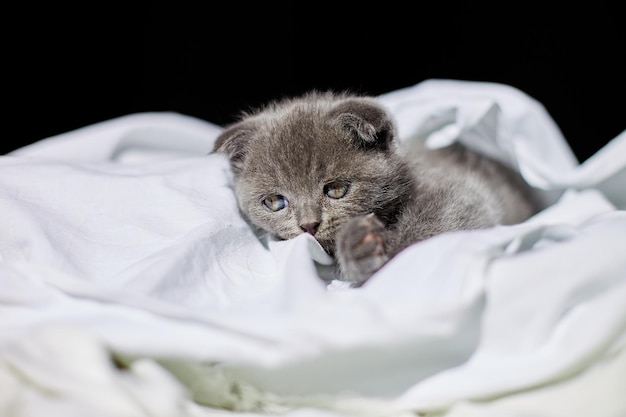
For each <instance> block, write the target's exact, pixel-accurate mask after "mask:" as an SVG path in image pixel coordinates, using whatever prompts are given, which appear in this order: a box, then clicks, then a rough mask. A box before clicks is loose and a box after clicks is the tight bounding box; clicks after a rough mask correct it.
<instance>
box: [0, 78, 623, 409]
mask: <svg viewBox="0 0 626 417" xmlns="http://www.w3.org/2000/svg"><path fill="white" fill-rule="evenodd" d="M378 99H379V100H380V101H381V103H382V104H384V105H385V106H386V107H387V108H388V109H389V110H390V111H391V113H392V114H393V115H394V117H395V118H396V120H397V128H398V133H399V136H400V138H401V140H409V139H415V138H419V139H421V140H425V141H426V142H427V144H428V145H429V146H433V147H440V146H446V145H448V144H450V143H453V142H455V141H462V142H463V143H465V144H466V145H467V146H470V147H472V148H474V149H476V150H478V151H480V152H484V153H486V154H488V155H490V156H492V157H494V158H497V159H499V160H501V161H503V162H505V163H507V164H509V165H510V166H512V167H514V168H515V169H518V170H519V171H520V172H521V174H522V175H523V177H524V178H525V179H526V181H528V182H529V183H530V184H531V185H533V186H534V187H535V188H536V190H537V193H538V195H540V196H541V198H542V199H543V201H544V202H545V209H544V210H542V211H541V212H540V213H538V214H537V215H535V216H533V217H532V218H530V219H529V220H527V221H526V222H524V223H522V224H517V225H512V226H499V227H494V228H489V229H485V230H476V231H461V232H454V233H447V234H444V235H440V236H437V237H434V238H431V239H429V240H426V241H424V242H420V243H418V244H415V245H412V246H411V247H409V248H407V249H406V250H405V251H403V252H402V253H401V254H400V255H399V256H397V257H396V258H394V259H393V260H392V261H391V262H390V263H389V264H387V265H385V267H384V268H383V269H381V270H380V271H379V272H378V273H377V274H376V275H375V276H374V277H373V278H372V279H371V280H370V281H368V282H367V284H366V285H364V286H363V287H360V288H351V287H350V286H349V285H346V284H345V283H342V282H340V281H334V280H327V279H324V278H323V275H324V274H323V273H322V272H323V271H324V268H328V267H329V264H330V263H331V262H332V259H330V258H329V257H328V256H327V255H326V254H325V253H324V252H323V251H322V250H320V248H319V246H317V245H316V243H315V241H314V240H313V238H312V237H310V236H309V235H306V234H304V235H301V236H300V237H298V238H295V239H292V240H288V241H273V240H271V239H260V238H258V237H257V236H256V235H255V234H254V231H253V230H252V229H251V228H250V227H249V225H248V224H247V223H246V222H245V221H244V220H243V218H242V217H241V215H240V214H239V212H238V210H237V206H236V202H235V199H234V194H233V190H232V177H231V174H230V171H229V168H228V163H227V161H226V160H225V159H224V158H223V157H222V156H220V155H215V154H211V149H212V144H213V141H214V140H215V138H216V137H217V135H218V134H219V133H220V131H221V129H222V128H221V127H220V126H217V125H214V124H212V123H210V122H207V121H203V120H199V119H196V118H193V117H189V116H186V115H183V114H178V113H169V112H156V113H138V114H129V115H127V116H123V117H119V118H115V119H112V120H106V121H103V122H100V123H96V124H93V125H90V126H86V127H84V128H81V129H77V130H75V131H70V132H67V133H64V134H61V135H58V136H54V137H50V138H46V139H43V140H41V141H39V142H36V143H34V144H31V145H28V146H25V147H23V148H20V149H17V150H15V151H13V152H11V153H9V154H7V155H4V156H2V157H0V415H2V416H46V417H49V416H64V417H65V416H72V417H74V416H76V417H78V416H81V417H82V416H87V415H88V416H94V417H105V416H106V417H113V416H120V417H121V416H124V417H129V416H176V417H187V416H190V417H204V416H220V417H221V416H224V417H225V416H235V415H236V416H266V415H281V416H286V417H303V416H311V417H344V416H363V417H368V416H381V417H382V416H385V417H408V416H441V417H461V416H462V417H473V416H481V417H491V416H493V417H495V416H497V417H519V416H536V417H552V416H555V417H556V416H569V417H571V416H594V417H618V416H624V415H626V395H625V393H626V389H625V387H626V213H625V212H624V209H625V208H626V131H624V132H623V133H622V134H620V135H618V136H617V137H616V138H614V139H613V140H611V141H610V142H609V143H608V144H607V145H606V146H605V147H603V148H602V149H601V150H600V151H598V152H597V153H596V154H595V155H593V156H592V157H591V158H589V159H588V160H586V161H584V163H579V162H578V161H577V160H576V158H575V156H574V154H573V152H572V151H571V149H570V148H569V146H568V145H567V141H566V139H565V138H564V137H563V135H562V134H561V132H560V130H559V128H558V126H557V125H556V124H555V122H554V121H553V120H552V119H551V117H550V116H549V114H548V113H547V112H546V110H545V109H544V108H543V106H542V105H541V103H539V102H537V101H536V100H534V99H533V98H531V97H529V96H528V95H527V94H525V93H524V92H522V91H520V90H517V89H515V88H513V87H511V86H508V85H502V84H496V83H486V82H470V81H458V80H445V79H432V80H427V81H424V82H421V83H419V84H417V85H415V86H412V87H408V88H405V89H401V90H397V91H392V92H390V93H387V94H383V95H381V96H379V97H378Z"/></svg>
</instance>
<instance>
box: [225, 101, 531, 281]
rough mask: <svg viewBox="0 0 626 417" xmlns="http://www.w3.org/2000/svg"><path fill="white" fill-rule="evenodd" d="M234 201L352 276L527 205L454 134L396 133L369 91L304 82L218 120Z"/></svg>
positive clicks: (256, 220) (524, 214) (517, 214)
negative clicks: (436, 143)
mask: <svg viewBox="0 0 626 417" xmlns="http://www.w3.org/2000/svg"><path fill="white" fill-rule="evenodd" d="M214 152H218V153H223V154H226V155H227V156H228V158H229V160H230V164H231V167H232V171H233V174H234V181H235V192H236V196H237V200H238V204H239V207H240V209H241V211H242V213H243V214H244V216H245V217H246V218H247V219H248V221H249V222H251V223H252V224H253V225H255V226H257V227H259V228H261V229H262V230H264V231H266V232H268V233H270V234H271V235H272V236H274V237H276V238H280V239H290V238H293V237H295V236H298V235H299V234H301V233H310V234H311V235H313V236H314V237H315V238H316V239H317V241H318V242H319V243H320V244H321V246H322V247H323V248H324V249H325V250H326V251H327V252H328V253H329V254H331V255H333V256H334V257H335V259H336V260H337V263H338V266H339V270H340V273H341V276H342V278H343V279H344V280H346V281H349V282H351V283H353V284H354V285H355V286H359V285H362V284H363V283H364V282H365V281H366V280H367V279H369V278H370V277H371V275H372V274H374V272H376V271H377V270H378V269H379V268H380V267H381V266H383V265H384V264H385V263H386V262H387V261H388V260H389V259H391V258H393V257H394V256H395V255H396V254H398V253H399V252H400V251H401V250H402V249H404V248H406V247H407V246H409V245H411V244H413V243H415V242H419V241H421V240H424V239H427V238H429V237H432V236H435V235H438V234H441V233H444V232H448V231H454V230H469V229H479V228H485V227H491V226H495V225H499V224H513V223H518V222H521V221H523V220H525V219H527V218H528V217H529V216H531V215H532V214H534V213H535V212H536V211H537V210H538V209H539V207H538V205H537V203H536V202H535V201H534V200H533V198H532V192H531V189H530V188H529V187H528V185H527V184H526V183H525V182H524V181H523V180H522V179H521V178H520V177H519V176H518V174H517V173H516V172H514V171H513V170H511V169H509V168H507V167H505V166H504V165H502V164H500V163H497V162H495V161H493V160H491V159H487V158H486V157H484V156H481V155H479V154H477V153H475V152H472V151H470V150H468V149H466V148H464V147H463V146H462V145H460V144H458V143H457V144H454V145H451V146H449V147H447V148H443V149H439V150H430V149H427V148H425V147H424V146H423V145H422V144H421V142H420V141H418V140H415V141H407V142H402V143H400V142H399V141H398V140H397V139H396V132H395V124H394V121H393V119H392V118H391V116H390V115H389V114H388V112H387V111H386V110H385V109H384V108H383V107H382V106H381V105H380V104H379V103H378V102H377V101H376V100H375V99H374V98H372V97H363V96H358V95H353V94H349V93H332V92H324V93H322V92H311V93H308V94H306V95H304V96H302V97H297V98H289V99H283V100H280V101H276V102H272V103H269V104H268V105H266V106H265V107H263V108H261V109H259V110H257V111H254V112H252V113H247V114H244V115H243V116H242V118H241V120H240V121H238V122H236V123H234V124H232V125H230V126H228V127H227V128H226V129H225V130H224V131H223V132H222V134H221V135H220V136H219V137H218V138H217V141H216V143H215V147H214Z"/></svg>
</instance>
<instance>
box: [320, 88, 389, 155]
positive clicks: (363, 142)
mask: <svg viewBox="0 0 626 417" xmlns="http://www.w3.org/2000/svg"><path fill="white" fill-rule="evenodd" d="M330 117H331V118H332V121H333V122H334V123H337V124H339V125H340V126H341V127H342V128H344V129H347V130H349V131H350V132H351V133H352V134H353V137H354V143H355V145H357V146H359V147H365V148H378V149H388V148H389V147H390V145H391V143H392V141H393V140H394V137H395V126H394V122H393V120H392V118H391V116H390V115H389V113H388V112H387V111H386V110H385V109H384V108H383V107H382V106H381V105H380V104H378V103H376V102H375V101H374V100H373V99H370V98H351V99H348V100H346V101H342V102H340V103H339V104H337V106H336V107H335V108H334V109H333V110H332V111H331V112H330Z"/></svg>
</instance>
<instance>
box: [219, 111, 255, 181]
mask: <svg viewBox="0 0 626 417" xmlns="http://www.w3.org/2000/svg"><path fill="white" fill-rule="evenodd" d="M253 133H254V126H253V125H252V124H251V123H250V122H249V121H243V122H239V123H235V124H233V125H231V126H229V127H227V128H226V129H225V130H224V131H223V132H222V133H220V135H219V136H218V137H217V139H216V140H215V144H214V145H213V153H221V154H225V155H226V156H228V159H229V161H230V165H231V167H232V169H233V172H234V173H235V174H238V173H240V172H241V170H242V169H243V161H244V158H245V156H246V153H247V148H248V143H249V142H250V140H251V139H252V136H253Z"/></svg>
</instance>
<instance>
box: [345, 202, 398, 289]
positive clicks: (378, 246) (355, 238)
mask: <svg viewBox="0 0 626 417" xmlns="http://www.w3.org/2000/svg"><path fill="white" fill-rule="evenodd" d="M384 231H385V226H384V225H383V224H382V222H381V221H380V220H379V219H378V218H377V217H376V216H375V215H374V214H373V213H372V214H368V215H366V216H359V217H355V218H354V219H351V220H349V221H348V222H346V224H344V225H343V226H342V227H341V229H340V230H339V233H338V234H337V261H338V263H339V268H340V269H341V274H342V277H343V279H344V280H346V281H349V282H352V283H353V284H354V285H355V286H360V285H362V284H363V283H364V282H365V281H367V280H368V279H369V278H370V277H371V276H372V274H374V272H376V271H377V270H378V269H379V268H380V267H381V266H383V265H384V264H385V262H387V261H388V260H389V257H388V256H387V252H386V250H385V242H384V240H383V232H384Z"/></svg>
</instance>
